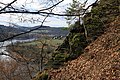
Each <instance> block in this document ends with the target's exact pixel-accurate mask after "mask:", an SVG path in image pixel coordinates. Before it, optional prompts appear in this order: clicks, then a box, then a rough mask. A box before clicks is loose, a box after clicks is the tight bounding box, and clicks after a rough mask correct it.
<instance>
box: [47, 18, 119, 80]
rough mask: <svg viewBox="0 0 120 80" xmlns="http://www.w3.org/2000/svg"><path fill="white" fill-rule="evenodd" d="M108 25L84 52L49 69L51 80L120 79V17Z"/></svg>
mask: <svg viewBox="0 0 120 80" xmlns="http://www.w3.org/2000/svg"><path fill="white" fill-rule="evenodd" d="M106 27H108V28H107V30H106V31H105V32H104V34H103V35H101V36H100V37H98V38H97V39H96V40H95V41H94V42H93V43H91V44H90V45H89V46H87V47H86V48H85V50H84V54H82V55H81V56H79V57H78V58H77V59H75V60H72V61H70V62H68V63H67V66H65V67H61V68H60V69H58V70H51V71H49V76H50V77H51V80H120V17H117V18H116V19H115V21H114V22H112V23H110V24H108V25H106Z"/></svg>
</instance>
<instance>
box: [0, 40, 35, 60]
mask: <svg viewBox="0 0 120 80" xmlns="http://www.w3.org/2000/svg"><path fill="white" fill-rule="evenodd" d="M34 40H35V39H26V40H11V41H4V42H0V54H1V53H4V54H9V53H8V52H7V51H6V46H7V45H10V44H15V43H17V42H29V41H34ZM7 57H8V56H5V55H0V59H1V58H2V59H5V58H7Z"/></svg>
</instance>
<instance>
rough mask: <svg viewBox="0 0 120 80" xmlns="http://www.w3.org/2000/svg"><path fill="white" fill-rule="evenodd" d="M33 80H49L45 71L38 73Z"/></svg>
mask: <svg viewBox="0 0 120 80" xmlns="http://www.w3.org/2000/svg"><path fill="white" fill-rule="evenodd" d="M33 80H49V79H48V73H47V72H46V71H44V72H42V73H38V74H37V75H36V76H35V78H34V79H33Z"/></svg>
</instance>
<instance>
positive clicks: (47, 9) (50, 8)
mask: <svg viewBox="0 0 120 80" xmlns="http://www.w3.org/2000/svg"><path fill="white" fill-rule="evenodd" d="M63 1H64V0H62V1H59V2H58V3H56V4H54V5H53V6H51V7H49V8H46V9H41V10H39V12H40V11H45V10H49V9H51V8H53V7H55V6H57V5H58V4H60V3H61V2H63Z"/></svg>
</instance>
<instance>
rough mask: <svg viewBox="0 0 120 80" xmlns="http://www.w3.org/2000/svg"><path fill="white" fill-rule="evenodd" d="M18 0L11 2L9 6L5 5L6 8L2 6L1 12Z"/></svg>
mask: <svg viewBox="0 0 120 80" xmlns="http://www.w3.org/2000/svg"><path fill="white" fill-rule="evenodd" d="M16 1H17V0H14V1H12V2H11V3H9V4H8V5H7V6H5V7H4V8H2V9H1V10H0V12H1V11H3V10H5V9H6V8H8V7H9V6H11V5H12V4H13V3H14V2H16Z"/></svg>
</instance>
